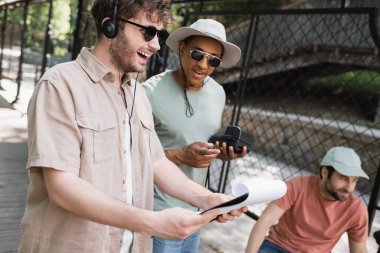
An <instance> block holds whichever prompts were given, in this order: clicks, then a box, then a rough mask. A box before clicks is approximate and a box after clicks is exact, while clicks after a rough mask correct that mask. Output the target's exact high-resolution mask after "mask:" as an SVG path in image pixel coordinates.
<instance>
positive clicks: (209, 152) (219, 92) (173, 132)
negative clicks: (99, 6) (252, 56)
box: [144, 19, 247, 253]
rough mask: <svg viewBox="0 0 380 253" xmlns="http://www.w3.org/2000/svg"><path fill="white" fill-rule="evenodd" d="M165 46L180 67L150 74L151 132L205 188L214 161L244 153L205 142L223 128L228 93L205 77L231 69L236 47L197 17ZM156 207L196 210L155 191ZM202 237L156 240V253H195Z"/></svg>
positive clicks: (237, 53) (216, 27)
mask: <svg viewBox="0 0 380 253" xmlns="http://www.w3.org/2000/svg"><path fill="white" fill-rule="evenodd" d="M166 44H167V45H168V47H169V48H170V49H172V50H173V51H174V52H176V53H177V54H178V55H179V60H180V68H179V69H176V70H169V71H166V72H163V73H161V74H159V75H156V76H153V77H151V78H150V79H148V80H147V81H146V82H145V83H144V88H145V91H146V93H147V96H148V98H149V100H150V103H151V105H152V109H153V115H154V121H155V130H156V132H157V135H158V137H159V139H160V141H161V144H162V146H163V148H164V150H165V154H166V156H167V157H168V158H169V160H171V161H172V162H174V163H176V164H177V165H178V166H179V167H180V168H181V169H182V171H183V172H184V173H185V174H186V175H187V176H188V177H190V178H191V179H192V180H194V181H195V182H197V183H199V184H201V185H203V184H204V183H205V180H206V175H207V167H208V166H209V165H210V164H211V162H212V161H213V160H214V159H215V158H220V159H222V160H225V161H226V160H231V159H235V158H238V157H243V156H245V155H246V154H247V149H246V147H244V149H243V152H242V153H241V154H235V153H234V151H233V148H232V147H226V143H217V144H216V145H215V146H214V145H213V144H211V143H208V142H207V140H208V139H209V138H210V137H211V135H213V134H214V133H216V132H217V130H218V129H219V128H220V126H221V119H222V114H223V110H224V106H225V101H226V95H225V92H224V89H223V87H222V86H221V85H220V84H218V83H217V82H216V81H215V80H214V79H212V78H211V77H210V76H209V75H210V74H211V73H212V72H213V71H214V70H215V68H216V67H223V68H228V67H232V66H234V65H235V64H236V63H237V62H238V61H239V59H240V54H241V53H240V48H239V47H237V46H236V45H234V44H232V43H229V42H227V41H226V33H225V29H224V26H223V25H222V24H221V23H219V22H217V21H215V20H212V19H199V20H198V21H196V22H195V23H193V24H192V25H191V26H190V27H181V28H179V29H177V30H175V31H174V32H173V33H171V35H170V36H169V38H168V40H167V41H166ZM154 193H155V199H154V202H155V203H154V209H155V210H157V211H160V210H164V209H167V208H170V207H182V208H187V209H191V210H194V211H196V210H197V208H196V207H193V206H191V205H189V204H187V203H185V202H182V201H180V200H178V199H175V198H173V197H171V196H169V195H167V194H165V193H164V192H163V191H161V189H160V188H158V187H155V192H154ZM199 237H200V233H199V232H198V233H195V234H194V235H192V236H190V237H188V238H186V239H185V240H180V241H176V240H166V239H162V238H157V237H155V238H154V243H153V252H154V253H160V252H165V253H177V252H178V253H185V252H186V253H187V252H189V253H190V252H198V246H199Z"/></svg>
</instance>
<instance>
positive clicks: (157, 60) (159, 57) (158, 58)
mask: <svg viewBox="0 0 380 253" xmlns="http://www.w3.org/2000/svg"><path fill="white" fill-rule="evenodd" d="M155 60H156V62H157V63H158V65H160V67H162V66H164V58H162V57H161V55H160V53H159V52H158V51H156V59H155Z"/></svg>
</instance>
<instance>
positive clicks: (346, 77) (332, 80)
mask: <svg viewBox="0 0 380 253" xmlns="http://www.w3.org/2000/svg"><path fill="white" fill-rule="evenodd" d="M310 83H311V84H317V85H319V86H326V87H344V88H345V89H348V90H351V91H353V92H367V93H368V94H373V95H375V94H377V95H380V72H379V71H376V70H353V71H347V72H344V73H342V74H339V75H331V76H327V77H322V78H317V79H315V80H313V81H312V82H310Z"/></svg>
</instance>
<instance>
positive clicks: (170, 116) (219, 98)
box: [143, 70, 226, 211]
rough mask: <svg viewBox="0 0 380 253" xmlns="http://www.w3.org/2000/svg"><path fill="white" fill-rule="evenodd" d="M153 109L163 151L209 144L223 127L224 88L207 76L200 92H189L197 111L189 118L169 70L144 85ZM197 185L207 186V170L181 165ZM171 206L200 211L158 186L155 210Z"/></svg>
mask: <svg viewBox="0 0 380 253" xmlns="http://www.w3.org/2000/svg"><path fill="white" fill-rule="evenodd" d="M143 85H144V88H145V91H146V94H147V96H148V98H149V100H150V103H151V105H152V110H153V116H154V123H155V130H156V132H157V135H158V137H159V139H160V141H161V144H162V146H163V148H164V150H167V149H174V148H180V147H184V146H187V145H189V144H192V143H194V142H197V141H208V139H209V138H210V137H211V135H213V134H214V133H216V132H217V130H218V129H219V128H220V125H221V119H222V114H223V110H224V105H225V101H226V94H225V92H224V89H223V87H222V86H221V85H220V84H218V83H217V82H216V81H215V80H214V79H212V78H211V77H206V79H205V84H204V86H203V87H202V88H201V89H200V90H199V91H189V90H187V97H188V99H189V102H190V104H191V106H192V107H193V109H194V115H193V116H192V117H189V118H188V117H187V116H186V114H185V112H186V104H185V97H184V90H183V88H182V87H181V86H180V85H179V84H177V83H176V81H175V80H174V78H173V71H171V70H169V71H166V72H163V73H161V74H159V75H156V76H153V77H151V78H150V79H148V80H147V81H145V82H144V83H143ZM178 166H179V167H180V168H181V169H182V171H183V172H184V173H185V174H186V175H187V176H188V177H189V178H191V179H192V180H194V181H195V182H197V183H199V184H201V185H204V183H205V180H206V174H207V168H201V169H199V168H193V167H189V166H187V165H185V164H179V165H178ZM169 207H183V208H187V209H191V210H197V208H195V207H193V206H191V205H189V204H187V203H184V202H182V201H180V200H178V199H175V198H173V197H171V196H169V195H167V194H165V193H164V192H163V191H161V189H159V188H158V187H157V186H155V189H154V209H155V210H157V211H159V210H163V209H167V208H169Z"/></svg>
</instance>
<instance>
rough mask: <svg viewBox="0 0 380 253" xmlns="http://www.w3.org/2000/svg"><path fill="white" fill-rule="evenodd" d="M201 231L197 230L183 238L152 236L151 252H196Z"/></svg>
mask: <svg viewBox="0 0 380 253" xmlns="http://www.w3.org/2000/svg"><path fill="white" fill-rule="evenodd" d="M200 235H201V231H197V232H196V233H194V234H192V235H191V236H189V237H187V238H186V239H185V240H168V239H162V238H160V237H154V238H153V253H197V252H198V249H199V241H200Z"/></svg>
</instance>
